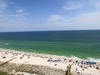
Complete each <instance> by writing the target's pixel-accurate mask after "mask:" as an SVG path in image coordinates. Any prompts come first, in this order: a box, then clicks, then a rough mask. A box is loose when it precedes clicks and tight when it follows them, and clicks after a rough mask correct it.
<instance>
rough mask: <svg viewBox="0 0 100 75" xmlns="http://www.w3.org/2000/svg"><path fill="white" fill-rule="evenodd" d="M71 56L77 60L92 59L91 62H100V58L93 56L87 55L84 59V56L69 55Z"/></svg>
mask: <svg viewBox="0 0 100 75" xmlns="http://www.w3.org/2000/svg"><path fill="white" fill-rule="evenodd" d="M69 58H70V59H75V60H86V61H91V62H100V59H98V58H92V57H87V58H86V59H83V58H78V57H77V56H74V55H71V57H69Z"/></svg>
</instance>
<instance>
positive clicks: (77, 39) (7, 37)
mask: <svg viewBox="0 0 100 75" xmlns="http://www.w3.org/2000/svg"><path fill="white" fill-rule="evenodd" d="M0 48H7V49H14V50H19V51H26V52H36V53H45V54H53V55H60V56H68V57H71V56H75V57H78V58H85V59H86V58H91V59H92V58H95V59H100V30H78V31H35V32H1V33H0Z"/></svg>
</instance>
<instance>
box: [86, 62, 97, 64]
mask: <svg viewBox="0 0 100 75" xmlns="http://www.w3.org/2000/svg"><path fill="white" fill-rule="evenodd" d="M86 63H87V64H91V65H92V64H96V62H86Z"/></svg>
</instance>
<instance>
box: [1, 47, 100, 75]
mask: <svg viewBox="0 0 100 75" xmlns="http://www.w3.org/2000/svg"><path fill="white" fill-rule="evenodd" d="M14 64H15V65H14ZM27 65H28V66H27ZM11 66H13V67H11ZM69 66H71V68H70V72H71V73H72V75H75V74H76V73H80V74H81V72H82V73H86V74H88V73H89V74H93V75H99V74H100V62H93V61H92V62H91V61H89V60H83V59H72V58H68V57H65V56H56V55H48V54H39V53H30V52H23V51H16V50H11V49H3V48H0V71H5V70H6V71H7V72H9V71H8V70H7V69H9V68H11V69H12V68H13V70H16V69H19V71H17V72H20V71H21V72H28V73H30V71H31V72H34V73H35V72H37V71H38V73H39V74H41V73H42V74H43V75H66V71H68V70H69V68H68V67H69ZM21 67H24V68H21ZM29 68H30V69H29ZM34 68H36V69H35V70H34ZM13 70H12V71H13Z"/></svg>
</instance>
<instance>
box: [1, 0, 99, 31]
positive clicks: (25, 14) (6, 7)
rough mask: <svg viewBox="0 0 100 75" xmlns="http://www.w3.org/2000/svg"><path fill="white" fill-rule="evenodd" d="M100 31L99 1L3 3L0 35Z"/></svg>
mask: <svg viewBox="0 0 100 75" xmlns="http://www.w3.org/2000/svg"><path fill="white" fill-rule="evenodd" d="M55 30H100V0H0V32H15V31H55Z"/></svg>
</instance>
